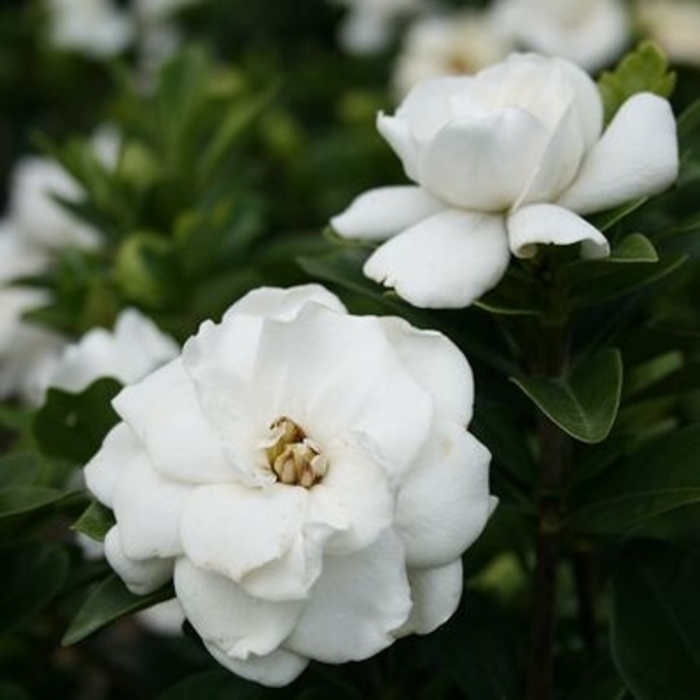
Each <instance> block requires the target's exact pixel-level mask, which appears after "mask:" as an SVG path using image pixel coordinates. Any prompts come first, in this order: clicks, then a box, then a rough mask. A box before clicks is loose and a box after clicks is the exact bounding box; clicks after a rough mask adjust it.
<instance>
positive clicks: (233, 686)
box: [156, 670, 274, 700]
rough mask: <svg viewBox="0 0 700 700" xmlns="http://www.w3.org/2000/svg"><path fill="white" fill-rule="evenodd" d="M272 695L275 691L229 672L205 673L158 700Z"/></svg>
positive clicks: (246, 699) (241, 699)
mask: <svg viewBox="0 0 700 700" xmlns="http://www.w3.org/2000/svg"><path fill="white" fill-rule="evenodd" d="M271 693H274V691H271V690H270V689H268V688H264V687H263V686H260V685H257V684H255V683H251V682H249V681H245V680H243V679H242V678H238V677H236V676H234V675H233V674H232V673H230V672H228V671H223V670H222V671H204V672H202V673H197V674H195V675H193V676H190V677H189V678H185V679H184V680H183V681H180V682H179V683H177V684H176V685H174V686H173V687H172V688H168V690H166V691H165V692H164V693H161V694H160V695H158V697H157V698H156V700H192V699H193V698H206V699H207V700H263V698H266V697H269V696H270V695H271Z"/></svg>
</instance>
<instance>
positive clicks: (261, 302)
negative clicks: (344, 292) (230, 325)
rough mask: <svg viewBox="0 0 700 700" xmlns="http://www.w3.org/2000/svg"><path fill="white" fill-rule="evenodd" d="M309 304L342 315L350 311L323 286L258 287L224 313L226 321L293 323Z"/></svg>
mask: <svg viewBox="0 0 700 700" xmlns="http://www.w3.org/2000/svg"><path fill="white" fill-rule="evenodd" d="M306 304H321V305H322V306H327V307H328V308H329V309H335V310H336V311H338V312H339V313H343V312H344V311H345V310H346V309H345V306H343V303H342V302H341V301H340V299H338V297H337V296H336V295H335V294H331V292H329V291H328V290H327V289H326V288H325V287H322V286H321V285H320V284H301V285H297V286H296V287H290V288H289V289H281V288H279V287H258V288H257V289H254V290H253V291H252V292H248V294H246V295H245V296H243V297H241V298H240V299H239V300H238V301H237V302H235V303H234V304H233V305H232V306H231V307H230V308H229V309H228V311H227V312H226V313H225V314H224V317H223V320H226V319H228V318H230V317H231V316H235V315H243V314H245V315H248V316H264V317H265V318H275V319H279V320H281V321H289V320H291V319H293V318H295V317H296V316H297V314H298V313H299V311H300V310H301V309H302V308H303V307H304V306H306Z"/></svg>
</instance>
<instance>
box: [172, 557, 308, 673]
mask: <svg viewBox="0 0 700 700" xmlns="http://www.w3.org/2000/svg"><path fill="white" fill-rule="evenodd" d="M174 581H175V592H176V593H177V598H178V600H179V601H180V604H181V605H182V608H183V610H184V611H185V616H186V617H187V619H188V620H189V621H190V623H191V624H192V626H193V627H194V628H195V629H196V630H197V632H198V633H199V636H200V637H202V639H203V640H204V641H205V642H207V643H209V644H213V645H215V646H216V647H217V648H219V649H220V650H222V651H223V652H224V653H225V654H226V655H227V656H229V657H232V658H238V659H247V658H248V657H249V655H250V654H255V655H257V656H263V655H265V654H269V653H270V652H272V651H274V650H275V649H277V647H279V645H280V643H281V642H282V641H283V640H284V639H285V637H287V635H288V634H289V633H290V632H291V630H292V629H293V627H294V625H295V624H296V622H297V620H298V619H299V615H300V614H301V612H302V610H303V603H300V602H297V601H292V602H283V603H278V602H270V601H266V600H261V599H260V598H253V597H252V596H249V595H248V594H247V593H246V592H245V591H244V590H243V589H242V588H241V587H240V586H238V585H237V584H235V583H234V582H233V581H231V580H230V579H227V578H226V577H225V576H220V575H219V574H216V573H213V572H211V571H203V570H202V569H199V568H198V567H196V566H194V565H193V564H192V562H190V561H188V560H187V559H185V558H182V559H179V560H178V561H177V564H176V565H175V578H174Z"/></svg>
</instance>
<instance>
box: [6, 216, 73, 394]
mask: <svg viewBox="0 0 700 700" xmlns="http://www.w3.org/2000/svg"><path fill="white" fill-rule="evenodd" d="M46 264H47V260H46V254H45V252H44V251H43V250H41V249H40V248H37V247H36V246H33V245H32V244H31V242H29V241H27V240H25V239H24V238H23V237H22V236H20V235H19V232H18V231H17V229H16V228H15V227H14V226H13V225H12V223H11V222H9V221H2V222H0V398H3V399H4V398H7V397H8V396H19V397H21V398H22V399H24V400H25V401H27V402H29V403H37V402H38V400H39V394H40V390H39V385H40V384H41V383H42V382H43V381H44V378H45V376H46V374H47V373H48V372H49V371H50V367H51V363H52V362H53V360H54V357H55V356H56V354H57V353H58V352H59V351H60V349H61V348H62V347H63V346H64V344H65V340H64V339H63V338H62V337H61V336H59V335H58V334H56V333H53V332H52V331H48V330H45V329H44V328H42V327H41V326H39V325H36V324H33V323H31V322H28V321H25V320H24V319H23V318H22V317H23V314H24V313H26V312H27V311H30V310H32V309H36V308H38V307H40V306H43V305H44V304H46V303H47V302H48V295H47V293H46V292H45V291H43V290H40V289H32V288H30V287H24V286H19V285H15V284H13V282H14V281H15V280H18V279H19V278H21V277H26V276H30V275H34V274H37V273H40V272H42V271H43V270H44V269H45V266H46Z"/></svg>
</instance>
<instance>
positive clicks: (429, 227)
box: [364, 209, 510, 308]
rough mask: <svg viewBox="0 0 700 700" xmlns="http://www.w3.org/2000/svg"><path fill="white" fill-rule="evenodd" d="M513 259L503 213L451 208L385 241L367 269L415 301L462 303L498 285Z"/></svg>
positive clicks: (430, 305)
mask: <svg viewBox="0 0 700 700" xmlns="http://www.w3.org/2000/svg"><path fill="white" fill-rule="evenodd" d="M509 260H510V254H509V251H508V239H507V236H506V230H505V222H504V219H503V217H501V216H496V215H490V214H477V213H475V212H468V211H458V210H456V209H448V210H446V211H444V212H441V213H439V214H436V215H435V216H433V217H431V218H429V219H425V221H422V222H421V223H419V224H417V225H416V226H413V227H411V228H409V229H407V230H406V231H404V232H403V233H402V234H400V235H399V236H396V237H395V238H392V239H391V240H389V241H387V242H386V243H384V245H382V246H380V247H379V248H378V249H377V250H376V251H375V252H374V253H373V254H372V256H371V257H370V258H369V260H367V262H366V263H365V267H364V273H365V275H367V277H370V278H371V279H373V280H375V281H376V282H379V283H380V284H383V285H384V286H386V287H393V288H394V289H395V290H396V293H397V294H398V295H399V296H400V297H402V298H403V299H405V300H406V301H408V302H409V303H411V304H413V305H414V306H418V307H423V308H460V307H464V306H469V304H471V303H472V302H473V301H474V300H475V299H477V298H478V297H480V296H481V295H482V294H483V293H484V292H486V291H488V290H489V289H491V288H492V287H495V286H496V285H497V284H498V282H499V281H500V279H501V277H502V276H503V274H504V273H505V271H506V268H507V267H508V262H509Z"/></svg>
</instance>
